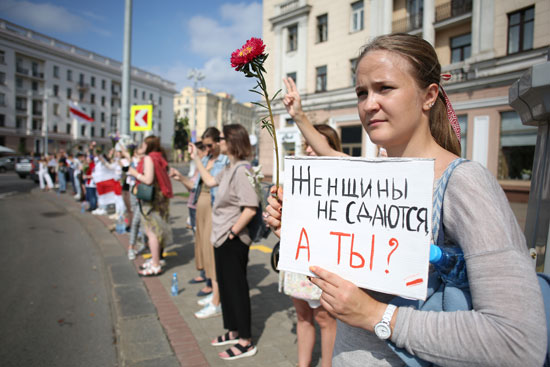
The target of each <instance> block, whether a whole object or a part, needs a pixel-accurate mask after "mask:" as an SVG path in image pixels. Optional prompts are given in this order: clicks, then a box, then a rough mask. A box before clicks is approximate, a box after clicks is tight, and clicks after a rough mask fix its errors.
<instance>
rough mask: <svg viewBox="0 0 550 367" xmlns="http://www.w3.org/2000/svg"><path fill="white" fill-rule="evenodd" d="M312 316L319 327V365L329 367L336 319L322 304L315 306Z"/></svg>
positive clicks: (334, 337)
mask: <svg viewBox="0 0 550 367" xmlns="http://www.w3.org/2000/svg"><path fill="white" fill-rule="evenodd" d="M313 316H314V317H315V321H317V323H318V324H319V327H320V328H321V366H322V367H331V366H332V351H333V349H334V340H335V339H336V319H335V318H334V317H332V315H331V314H330V313H329V312H328V311H327V310H325V308H324V307H323V306H319V307H317V308H315V309H314V310H313Z"/></svg>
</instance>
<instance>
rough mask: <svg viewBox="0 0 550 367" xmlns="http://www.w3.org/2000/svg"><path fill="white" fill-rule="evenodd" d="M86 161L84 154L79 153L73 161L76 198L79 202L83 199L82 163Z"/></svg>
mask: <svg viewBox="0 0 550 367" xmlns="http://www.w3.org/2000/svg"><path fill="white" fill-rule="evenodd" d="M83 160H84V154H82V153H77V155H76V157H75V158H74V159H73V183H74V190H75V192H76V193H75V195H74V198H75V200H77V201H80V200H81V199H82V182H81V181H80V177H81V176H82V161H83Z"/></svg>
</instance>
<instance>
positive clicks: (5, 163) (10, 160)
mask: <svg viewBox="0 0 550 367" xmlns="http://www.w3.org/2000/svg"><path fill="white" fill-rule="evenodd" d="M15 158H16V157H11V156H9V157H0V173H4V172H6V171H12V170H13V169H14V168H15Z"/></svg>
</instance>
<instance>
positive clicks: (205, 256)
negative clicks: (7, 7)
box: [39, 34, 546, 367]
mask: <svg viewBox="0 0 550 367" xmlns="http://www.w3.org/2000/svg"><path fill="white" fill-rule="evenodd" d="M356 73H357V87H356V92H357V101H358V112H359V116H360V119H361V121H362V123H363V126H364V128H365V130H366V132H367V133H368V134H369V137H370V139H371V141H373V142H374V143H375V144H377V145H378V146H380V147H383V148H385V149H384V154H387V156H388V157H424V158H435V177H436V183H435V184H434V189H435V188H436V187H437V185H438V183H439V182H440V177H447V179H448V180H449V181H448V187H447V190H446V193H445V201H444V204H443V206H444V211H443V214H442V215H441V218H440V219H439V220H440V221H441V223H442V224H441V228H442V231H441V232H443V234H444V238H445V242H446V243H448V244H450V245H452V246H458V247H459V248H460V249H461V251H463V253H464V259H465V261H466V265H467V272H468V273H467V274H468V288H466V289H465V290H462V291H461V292H462V293H461V295H463V296H464V297H465V299H467V300H468V301H469V302H468V303H467V307H465V308H464V309H458V310H452V311H444V310H443V309H437V310H433V309H432V310H425V309H422V307H418V309H417V308H415V307H413V306H411V304H410V303H407V302H406V301H407V300H404V299H400V298H399V297H395V296H390V295H387V294H382V293H379V292H373V291H365V290H362V289H360V288H358V287H357V286H355V285H354V284H353V283H351V282H349V281H346V280H344V279H343V278H341V277H339V276H338V275H336V274H334V273H331V272H329V271H327V270H325V269H322V268H320V267H315V266H314V267H311V268H310V270H311V271H312V273H314V274H315V275H316V276H317V277H316V278H311V279H309V280H308V279H306V278H305V277H304V276H301V275H297V274H292V273H288V272H287V273H283V272H281V274H280V283H281V284H280V285H281V287H280V288H281V289H283V290H284V289H285V288H286V289H289V288H292V289H294V291H293V293H288V292H286V291H285V293H287V294H289V295H290V296H291V297H292V301H293V304H294V307H295V308H296V314H297V319H298V323H297V338H298V345H297V348H298V366H299V367H306V366H309V365H310V364H311V360H312V356H311V354H312V350H313V345H314V343H315V326H314V322H315V321H316V322H317V323H318V324H319V325H320V327H321V339H322V340H321V346H322V347H321V351H322V357H321V364H322V366H323V367H328V366H331V365H334V366H402V365H406V363H409V362H411V361H412V360H415V363H417V365H428V364H426V361H428V362H430V363H433V364H436V365H452V366H468V365H479V366H482V365H483V366H492V365H494V366H519V365H524V366H540V365H541V364H542V361H543V359H544V356H545V351H546V328H545V325H546V323H545V314H544V307H543V302H542V298H541V293H540V288H539V286H538V283H537V280H536V277H535V271H534V269H533V266H532V264H531V260H530V257H529V255H528V251H527V248H526V246H525V238H524V235H523V234H522V233H521V230H520V227H519V225H518V224H517V221H516V219H515V217H514V214H513V212H512V211H511V209H510V206H509V204H508V201H507V200H506V197H505V195H504V193H503V191H502V189H501V188H500V186H499V185H498V183H497V182H496V180H495V178H494V177H493V176H492V175H491V174H490V173H489V171H487V169H485V168H484V167H482V166H481V165H479V164H478V163H475V162H470V161H463V160H461V159H460V158H459V157H460V130H459V129H460V128H459V127H458V124H457V123H456V121H455V120H456V116H454V118H453V113H454V110H453V109H452V106H451V104H450V101H449V100H448V98H447V97H446V94H445V93H444V92H443V89H442V87H441V75H440V74H441V67H440V64H439V62H438V60H437V55H436V53H435V51H434V49H433V47H432V46H431V45H430V44H429V43H427V42H426V41H424V40H422V39H421V38H420V37H417V36H411V35H406V34H396V35H386V36H381V37H378V38H376V39H374V40H373V41H372V42H371V43H370V44H368V45H367V46H366V47H365V48H364V49H363V50H362V52H361V55H360V57H359V58H358V61H357V71H356ZM284 82H285V85H286V90H287V93H286V95H285V96H284V98H283V102H284V105H285V107H286V109H287V111H288V113H289V115H290V116H291V117H292V118H293V119H294V121H296V124H297V126H298V128H299V129H300V130H301V132H302V134H303V136H304V139H305V141H304V144H305V147H306V149H305V151H306V153H307V154H308V155H318V156H342V155H344V154H343V153H342V152H341V145H340V142H339V139H338V136H337V134H336V132H335V131H334V130H332V129H331V128H330V127H328V126H326V125H324V126H314V125H313V124H312V123H311V122H310V121H309V120H308V117H307V115H306V114H305V113H304V111H303V110H302V106H301V100H300V95H299V93H298V92H297V88H296V85H295V84H294V81H293V80H292V79H290V78H288V79H285V80H284ZM457 128H458V130H457ZM189 153H190V157H191V159H192V167H191V170H190V172H189V175H183V174H182V173H181V172H180V171H178V170H177V169H175V168H170V167H169V165H168V161H167V158H166V154H165V152H164V151H163V149H162V148H161V142H160V139H159V138H158V137H155V136H149V137H147V138H145V139H144V140H143V142H142V143H141V144H140V145H139V146H137V147H135V146H133V147H131V146H130V145H127V144H117V145H116V146H115V147H114V149H111V150H110V151H108V152H102V151H100V150H99V149H98V148H97V147H96V145H95V144H94V143H92V144H90V146H89V147H87V148H86V149H85V150H84V151H78V152H75V154H74V155H71V154H66V153H64V152H60V153H59V154H57V155H56V156H48V157H43V158H42V159H41V160H40V168H39V180H40V188H41V189H43V190H52V189H54V187H55V188H57V190H58V191H59V193H64V192H66V191H67V188H68V187H69V186H72V189H73V191H74V195H75V199H76V200H81V201H82V202H83V210H86V211H89V212H91V213H92V214H94V215H105V214H106V213H107V211H106V205H107V204H114V206H115V212H114V214H112V218H113V219H115V220H117V221H121V223H123V225H124V227H125V230H127V231H128V232H130V245H129V248H128V259H129V260H134V259H135V258H136V255H137V254H139V253H141V252H142V251H143V249H144V245H145V244H147V246H148V248H149V251H150V252H151V258H150V260H148V261H147V262H145V263H144V264H143V265H142V268H141V270H140V271H139V274H140V275H141V276H143V277H154V276H158V275H161V274H162V273H163V271H164V269H165V264H166V262H165V259H163V255H162V254H163V248H165V247H166V246H167V245H169V244H171V241H172V233H171V228H170V225H169V215H170V213H169V207H170V205H169V203H170V199H171V198H172V197H173V190H172V185H171V179H174V180H176V181H179V182H181V184H183V185H184V186H185V188H186V189H187V190H189V193H190V195H189V199H188V209H189V220H190V223H189V224H190V227H191V228H192V230H193V232H194V254H195V267H196V270H197V274H196V277H194V278H192V279H189V280H188V282H189V283H201V284H202V283H204V287H203V288H202V289H201V290H200V292H199V293H198V294H197V297H198V299H197V303H198V304H199V305H200V306H201V307H202V309H200V310H199V311H197V312H196V313H195V316H196V317H197V318H199V319H204V318H210V317H216V316H221V320H222V325H221V326H223V329H224V330H225V331H223V332H220V335H219V336H217V337H215V338H213V339H212V340H211V342H210V344H211V345H212V346H228V349H226V350H225V351H222V352H220V353H219V357H220V358H222V359H226V360H233V359H239V358H243V357H250V356H253V355H255V354H256V353H257V351H258V349H257V347H256V345H255V344H254V343H253V339H254V337H255V335H252V333H251V329H252V328H251V306H250V295H249V286H248V280H247V264H248V255H249V249H250V244H251V238H250V235H249V233H248V229H247V225H248V223H249V222H250V221H251V220H252V218H253V217H254V216H255V214H256V211H257V210H260V208H259V198H258V195H257V192H256V191H255V189H254V187H253V185H251V184H250V182H249V177H248V176H249V174H248V175H247V170H250V166H251V164H250V161H249V160H250V159H251V156H252V146H251V144H250V139H249V135H248V133H247V131H246V129H245V128H244V127H243V126H241V125H238V124H233V125H225V126H223V129H222V131H219V130H218V129H216V128H214V127H210V128H208V129H207V130H206V131H205V132H204V134H203V135H202V137H201V141H200V142H196V143H195V144H190V146H189ZM449 167H452V168H455V167H456V170H455V171H454V173H453V174H452V176H450V173H449V174H448V175H447V176H445V175H446V173H447V172H450V171H448V169H449ZM249 172H250V171H248V173H249ZM449 176H450V178H449ZM54 184H55V186H54ZM272 191H273V190H272ZM283 195H284V190H283V189H282V188H280V189H279V192H278V193H277V195H276V196H270V197H269V199H268V201H269V206H267V208H266V213H265V216H264V217H265V220H266V222H267V223H268V224H269V225H270V226H271V228H272V229H273V231H274V233H275V234H276V235H279V234H280V230H281V218H282V215H283V211H282V206H283V204H282V203H283V202H282V198H283ZM260 199H261V198H260ZM85 203H87V204H85ZM481 239H485V240H481ZM432 275H433V276H436V275H434V273H431V275H430V276H432ZM430 279H431V278H430ZM436 280H437V279H436ZM297 284H298V285H297ZM437 294H438V293H437V292H435V293H434V295H437ZM520 295H521V296H520ZM406 361H408V362H406Z"/></svg>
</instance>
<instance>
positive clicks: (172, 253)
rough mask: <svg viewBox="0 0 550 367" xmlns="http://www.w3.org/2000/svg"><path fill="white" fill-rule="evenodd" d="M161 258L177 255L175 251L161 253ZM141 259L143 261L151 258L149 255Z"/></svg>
mask: <svg viewBox="0 0 550 367" xmlns="http://www.w3.org/2000/svg"><path fill="white" fill-rule="evenodd" d="M162 256H164V257H167V256H178V253H177V252H176V251H170V252H163V253H162ZM142 257H143V258H144V259H149V258H151V254H144V255H142Z"/></svg>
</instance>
